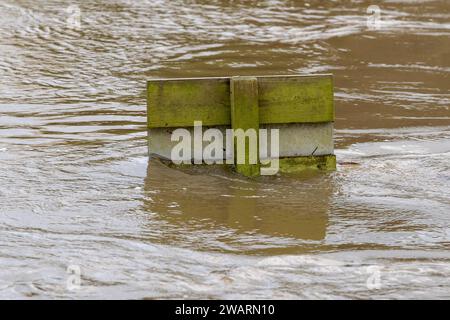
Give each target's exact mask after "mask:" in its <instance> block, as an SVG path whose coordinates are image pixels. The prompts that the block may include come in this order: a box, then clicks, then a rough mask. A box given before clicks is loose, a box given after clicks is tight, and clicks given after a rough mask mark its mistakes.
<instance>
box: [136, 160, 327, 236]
mask: <svg viewBox="0 0 450 320" xmlns="http://www.w3.org/2000/svg"><path fill="white" fill-rule="evenodd" d="M311 174H312V176H311V177H308V176H306V177H305V175H302V176H300V177H298V176H297V177H295V176H294V177H283V179H281V178H280V177H277V178H269V177H265V179H264V178H262V179H257V180H251V179H243V178H241V177H239V176H238V175H234V174H232V173H228V174H227V172H226V171H225V169H221V168H209V167H208V168H206V167H203V168H189V169H184V171H182V170H176V169H170V168H168V167H165V166H164V164H162V163H160V162H159V161H158V160H156V159H153V160H151V161H149V166H148V171H147V177H146V180H145V191H146V193H147V194H148V195H149V196H148V198H146V199H145V200H144V201H145V209H146V210H147V211H150V212H156V213H157V216H158V218H159V219H163V220H165V221H167V222H168V223H170V224H173V225H182V226H186V228H190V227H192V228H194V229H195V230H197V231H201V230H202V229H210V228H212V229H214V228H227V229H230V230H235V231H236V232H238V233H240V234H249V235H251V234H260V235H261V236H269V237H291V238H297V239H304V240H316V241H318V240H323V239H324V238H325V234H326V227H327V224H328V221H327V216H328V210H329V202H330V196H331V194H332V186H331V181H330V179H322V177H320V174H317V173H316V174H315V175H316V176H314V173H311ZM317 175H319V177H318V176H317ZM280 208H283V210H280Z"/></svg>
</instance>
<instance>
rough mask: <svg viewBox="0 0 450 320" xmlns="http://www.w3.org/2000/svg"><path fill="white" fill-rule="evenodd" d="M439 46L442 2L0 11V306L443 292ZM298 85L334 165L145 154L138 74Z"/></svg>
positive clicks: (446, 267) (24, 6) (449, 104)
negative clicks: (241, 165) (169, 161)
mask: <svg viewBox="0 0 450 320" xmlns="http://www.w3.org/2000/svg"><path fill="white" fill-rule="evenodd" d="M374 2H375V1H374ZM371 4H377V5H379V7H380V10H381V11H380V19H381V20H378V21H379V24H375V20H369V24H367V20H368V17H373V16H371V14H367V11H366V10H367V8H368V7H369V5H371ZM78 17H79V19H78ZM449 36H450V2H449V1H412V0H409V1H401V0H399V1H395V0H392V1H385V2H382V1H376V3H372V2H367V1H308V2H302V1H281V0H280V1H275V0H273V1H218V0H216V1H169V0H159V1H125V0H122V1H120V0H114V1H106V0H105V1H79V2H78V3H75V2H72V1H34V0H33V1H31V0H30V1H23V0H19V1H5V0H1V1H0V298H13V299H14V298H37V299H42V298H88V299H94V298H225V299H229V298H236V299H247V298H257V299H258V298H277V299H286V298H294V299H297V298H306V299H310V298H339V299H347V298H364V299H371V298H450V280H449V277H450V253H449V248H450V92H449V89H450V77H449V74H450V73H449V72H450V38H449ZM312 73H333V74H334V75H335V86H336V92H335V100H336V113H337V117H336V122H335V128H336V130H335V144H336V155H337V158H338V162H339V165H338V168H337V171H336V172H334V173H328V174H327V173H311V172H309V173H305V174H301V175H297V176H276V177H262V178H259V179H256V180H247V179H244V178H241V177H239V176H238V175H236V174H233V173H227V172H222V171H216V170H204V169H202V170H199V169H192V170H188V171H178V170H175V169H170V168H168V167H166V166H164V165H162V164H161V163H158V162H157V161H155V160H150V161H149V159H148V156H147V152H148V150H147V132H146V107H145V82H146V80H149V79H153V78H160V77H197V76H229V75H266V74H312ZM77 270H79V271H80V272H81V278H80V279H81V286H77V284H78V282H77V279H78V278H76V277H77V274H76V272H77ZM74 272H75V274H73V273H74ZM74 277H75V278H74Z"/></svg>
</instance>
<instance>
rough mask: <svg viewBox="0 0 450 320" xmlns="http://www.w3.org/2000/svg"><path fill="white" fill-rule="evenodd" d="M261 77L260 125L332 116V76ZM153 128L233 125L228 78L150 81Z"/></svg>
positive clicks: (259, 81)
mask: <svg viewBox="0 0 450 320" xmlns="http://www.w3.org/2000/svg"><path fill="white" fill-rule="evenodd" d="M257 79H258V91H259V97H258V104H259V113H260V123H261V124H276V123H317V122H331V121H334V104H333V79H332V76H331V75H313V76H297V75H295V76H264V77H257ZM147 110H148V126H149V128H160V127H190V126H193V124H194V121H199V120H201V121H203V125H205V126H219V125H227V126H229V125H230V124H231V116H230V78H187V79H160V80H151V81H148V83H147Z"/></svg>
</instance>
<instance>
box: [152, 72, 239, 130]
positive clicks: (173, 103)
mask: <svg viewBox="0 0 450 320" xmlns="http://www.w3.org/2000/svg"><path fill="white" fill-rule="evenodd" d="M147 117H148V127H149V128H159V127H192V126H193V125H194V121H202V122H203V125H205V126H208V125H211V126H216V125H229V124H230V121H231V120H230V84H229V79H228V78H213V79H208V78H203V79H189V80H186V81H182V80H171V79H167V80H154V81H149V82H148V83H147Z"/></svg>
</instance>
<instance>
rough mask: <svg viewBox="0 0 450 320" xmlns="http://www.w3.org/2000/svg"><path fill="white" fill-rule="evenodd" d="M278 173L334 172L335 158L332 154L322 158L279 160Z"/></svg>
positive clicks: (309, 157)
mask: <svg viewBox="0 0 450 320" xmlns="http://www.w3.org/2000/svg"><path fill="white" fill-rule="evenodd" d="M279 166H280V169H279V172H280V173H296V172H301V171H303V170H323V171H334V170H336V156H335V155H333V154H330V155H323V156H308V157H292V158H280V159H279Z"/></svg>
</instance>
